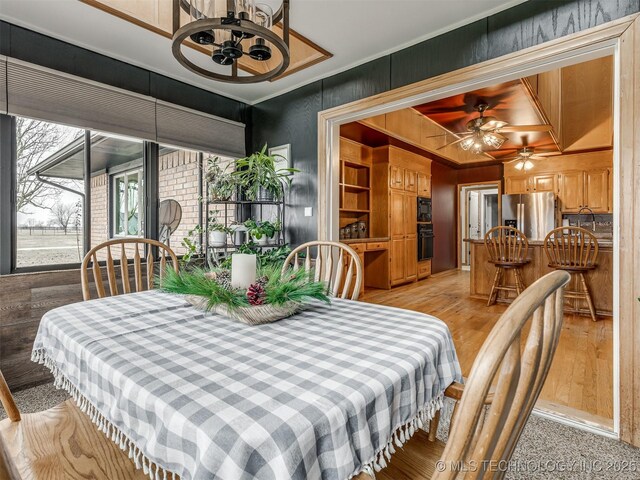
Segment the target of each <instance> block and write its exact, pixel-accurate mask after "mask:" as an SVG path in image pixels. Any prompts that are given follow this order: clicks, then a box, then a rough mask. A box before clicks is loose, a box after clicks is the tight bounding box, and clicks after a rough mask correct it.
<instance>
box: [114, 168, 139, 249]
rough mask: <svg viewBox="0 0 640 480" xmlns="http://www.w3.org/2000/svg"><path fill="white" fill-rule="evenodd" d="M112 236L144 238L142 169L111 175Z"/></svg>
mask: <svg viewBox="0 0 640 480" xmlns="http://www.w3.org/2000/svg"><path fill="white" fill-rule="evenodd" d="M112 178H113V201H114V205H113V210H112V219H113V220H112V221H113V235H114V236H116V237H128V236H134V237H142V236H144V208H143V207H144V189H143V184H144V182H143V180H142V178H143V171H142V169H137V170H131V171H128V172H125V173H122V174H119V175H113V177H112Z"/></svg>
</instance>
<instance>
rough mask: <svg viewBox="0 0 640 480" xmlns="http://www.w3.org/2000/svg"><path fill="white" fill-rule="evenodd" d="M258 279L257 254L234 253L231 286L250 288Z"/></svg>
mask: <svg viewBox="0 0 640 480" xmlns="http://www.w3.org/2000/svg"><path fill="white" fill-rule="evenodd" d="M255 281H256V256H255V255H249V254H245V253H234V254H233V255H232V256H231V286H232V287H233V288H249V285H251V284H252V283H255Z"/></svg>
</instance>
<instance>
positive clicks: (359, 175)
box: [340, 138, 373, 232]
mask: <svg viewBox="0 0 640 480" xmlns="http://www.w3.org/2000/svg"><path fill="white" fill-rule="evenodd" d="M372 157H373V154H372V148H371V147H368V146H367V145H363V144H361V143H358V142H354V141H353V140H349V139H347V138H340V228H344V227H347V226H349V225H352V224H354V223H357V222H365V224H366V231H367V232H369V228H370V220H371V218H370V215H371V167H372Z"/></svg>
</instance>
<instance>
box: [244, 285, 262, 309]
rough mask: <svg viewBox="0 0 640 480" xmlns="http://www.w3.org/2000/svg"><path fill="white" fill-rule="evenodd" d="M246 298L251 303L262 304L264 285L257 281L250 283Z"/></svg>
mask: <svg viewBox="0 0 640 480" xmlns="http://www.w3.org/2000/svg"><path fill="white" fill-rule="evenodd" d="M247 300H249V303H250V304H251V305H262V304H263V303H264V287H263V286H262V285H260V284H259V283H257V282H256V283H252V284H251V285H250V286H249V288H248V289H247Z"/></svg>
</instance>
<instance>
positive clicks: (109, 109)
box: [6, 58, 156, 140]
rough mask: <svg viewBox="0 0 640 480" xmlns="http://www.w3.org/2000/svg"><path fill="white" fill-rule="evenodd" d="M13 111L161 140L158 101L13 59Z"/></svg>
mask: <svg viewBox="0 0 640 480" xmlns="http://www.w3.org/2000/svg"><path fill="white" fill-rule="evenodd" d="M6 82H7V88H6V92H7V97H8V98H7V111H8V113H9V114H11V115H22V116H25V117H32V118H37V119H39V120H45V121H50V122H57V123H63V124H67V125H73V126H77V127H80V128H88V129H92V130H101V131H105V132H110V133H118V134H123V135H128V136H132V137H137V138H142V139H145V140H155V138H156V128H155V120H156V118H155V99H154V98H152V97H146V96H143V95H139V94H136V93H132V92H128V91H126V90H122V89H119V88H115V87H111V86H108V85H104V84H101V83H98V82H93V81H91V80H86V79H84V78H80V77H76V76H73V75H68V74H65V73H62V72H58V71H56V70H51V69H48V68H44V67H40V66H37V65H33V64H30V63H27V62H22V61H20V60H15V59H12V58H8V59H7V74H6Z"/></svg>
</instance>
